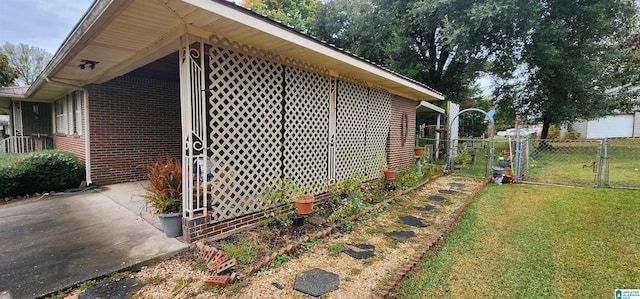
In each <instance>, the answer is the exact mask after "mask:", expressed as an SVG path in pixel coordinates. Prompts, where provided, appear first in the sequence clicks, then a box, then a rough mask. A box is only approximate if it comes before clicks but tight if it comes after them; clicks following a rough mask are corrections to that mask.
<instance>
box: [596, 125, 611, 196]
mask: <svg viewBox="0 0 640 299" xmlns="http://www.w3.org/2000/svg"><path fill="white" fill-rule="evenodd" d="M610 142H611V139H610V138H609V137H607V138H605V139H604V155H603V156H602V159H601V160H602V164H604V186H605V187H606V188H610V187H611V185H609V145H610V144H611V143H610ZM598 166H600V165H599V164H598Z"/></svg>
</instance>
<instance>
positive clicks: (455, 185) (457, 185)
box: [449, 182, 464, 188]
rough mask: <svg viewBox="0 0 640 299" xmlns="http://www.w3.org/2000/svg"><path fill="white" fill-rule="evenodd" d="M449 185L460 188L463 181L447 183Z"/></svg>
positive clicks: (462, 185)
mask: <svg viewBox="0 0 640 299" xmlns="http://www.w3.org/2000/svg"><path fill="white" fill-rule="evenodd" d="M449 186H451V187H456V188H462V187H464V184H463V183H455V182H454V183H449Z"/></svg>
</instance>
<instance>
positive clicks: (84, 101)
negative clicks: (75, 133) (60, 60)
mask: <svg viewBox="0 0 640 299" xmlns="http://www.w3.org/2000/svg"><path fill="white" fill-rule="evenodd" d="M45 80H47V82H49V83H53V84H58V85H61V86H66V87H70V88H73V89H74V91H75V90H80V91H82V104H83V106H84V109H83V110H84V111H83V112H84V118H85V122H84V164H85V177H86V180H87V186H91V185H92V184H93V182H92V180H91V151H90V150H91V144H90V138H89V91H88V90H87V89H86V88H84V87H82V86H77V85H73V84H69V83H65V82H60V81H56V80H53V79H51V78H49V77H45Z"/></svg>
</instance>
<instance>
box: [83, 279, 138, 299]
mask: <svg viewBox="0 0 640 299" xmlns="http://www.w3.org/2000/svg"><path fill="white" fill-rule="evenodd" d="M143 286H144V283H143V282H142V281H140V280H139V279H137V278H131V277H125V278H123V279H120V280H117V281H110V280H109V279H105V280H104V281H102V282H100V283H99V284H97V285H94V286H92V287H90V288H88V289H86V290H84V292H82V293H80V295H78V298H79V299H95V298H129V296H128V295H130V294H133V293H135V292H137V291H139V290H140V289H142V287H143Z"/></svg>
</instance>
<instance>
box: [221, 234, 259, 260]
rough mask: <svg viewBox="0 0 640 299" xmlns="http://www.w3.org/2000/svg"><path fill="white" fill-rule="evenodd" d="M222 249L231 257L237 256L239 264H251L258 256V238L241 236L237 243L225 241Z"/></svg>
mask: <svg viewBox="0 0 640 299" xmlns="http://www.w3.org/2000/svg"><path fill="white" fill-rule="evenodd" d="M220 247H222V250H223V251H224V252H225V253H226V254H227V255H228V256H230V257H233V258H235V259H236V260H237V261H238V264H239V265H242V266H245V265H250V264H252V263H253V261H255V259H256V257H257V256H258V250H257V247H258V240H257V239H256V238H254V237H253V236H246V235H245V236H240V238H239V239H238V242H237V244H231V243H223V244H221V245H220Z"/></svg>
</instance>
